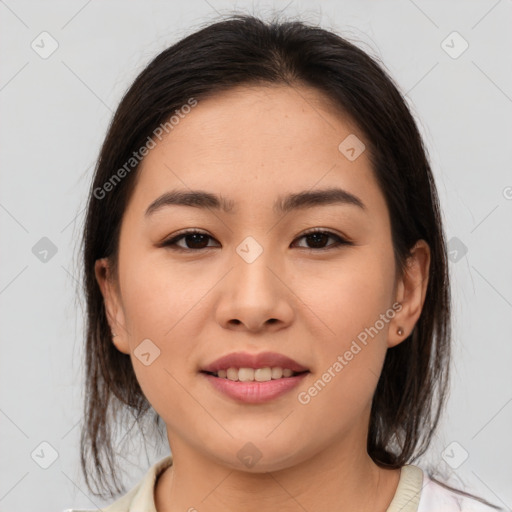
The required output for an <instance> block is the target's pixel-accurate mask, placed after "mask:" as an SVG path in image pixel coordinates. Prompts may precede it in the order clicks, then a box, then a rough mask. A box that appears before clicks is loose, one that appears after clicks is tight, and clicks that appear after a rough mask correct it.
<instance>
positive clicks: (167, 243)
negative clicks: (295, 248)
mask: <svg viewBox="0 0 512 512" xmlns="http://www.w3.org/2000/svg"><path fill="white" fill-rule="evenodd" d="M316 233H319V234H323V235H328V236H329V237H331V238H335V239H336V240H337V241H336V243H334V244H330V245H329V246H327V247H324V248H320V249H316V248H313V247H301V248H302V249H306V250H310V251H315V252H318V251H327V250H330V249H335V248H337V247H340V246H343V245H354V244H353V243H352V242H350V241H349V240H347V239H345V238H343V237H341V236H339V235H337V234H336V233H333V232H332V231H327V230H324V229H321V228H316V229H311V230H309V231H307V232H306V233H303V234H302V235H301V236H300V237H298V238H296V240H299V239H301V238H304V237H307V236H309V235H312V234H316ZM196 234H197V235H204V236H206V237H209V238H211V239H213V237H212V236H210V235H209V234H208V233H204V232H203V231H198V230H196V229H189V230H186V231H182V232H181V233H179V234H178V235H176V236H174V237H172V238H170V239H169V240H166V241H164V242H163V243H162V244H161V247H168V248H170V249H171V250H173V251H181V252H198V251H204V250H205V249H212V248H213V247H203V248H201V249H190V248H188V247H187V248H185V247H180V246H178V245H176V243H177V242H178V241H180V240H181V239H183V238H185V237H186V236H187V235H196Z"/></svg>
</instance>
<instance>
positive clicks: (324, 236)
mask: <svg viewBox="0 0 512 512" xmlns="http://www.w3.org/2000/svg"><path fill="white" fill-rule="evenodd" d="M302 238H305V239H307V240H308V241H309V243H311V244H313V247H304V248H305V249H313V250H315V249H318V250H327V249H330V248H334V247H338V246H340V245H353V243H352V242H349V241H348V240H346V239H345V238H342V237H341V236H339V235H337V234H335V233H332V232H331V231H325V230H322V229H321V228H317V229H313V230H310V231H308V232H307V233H304V234H303V235H302V236H300V237H299V238H297V240H300V239H302ZM329 238H333V239H335V240H336V242H335V243H333V244H329V245H327V246H326V247H325V242H327V240H329Z"/></svg>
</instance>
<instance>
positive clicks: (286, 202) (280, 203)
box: [145, 188, 366, 217]
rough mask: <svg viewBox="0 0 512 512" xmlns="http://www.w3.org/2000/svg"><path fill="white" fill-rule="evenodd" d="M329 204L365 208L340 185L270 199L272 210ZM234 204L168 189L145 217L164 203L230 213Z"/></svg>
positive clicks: (212, 196)
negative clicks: (272, 203)
mask: <svg viewBox="0 0 512 512" xmlns="http://www.w3.org/2000/svg"><path fill="white" fill-rule="evenodd" d="M333 204H342V205H353V206H357V207H358V208H360V209H362V210H365V211H366V206H365V205H364V203H363V201H362V200H361V199H359V197H357V196H355V195H354V194H351V193H350V192H348V191H346V190H343V189H341V188H327V189H322V190H313V191H311V190H305V191H303V192H297V193H294V194H289V195H287V196H284V197H283V196H280V197H278V198H277V200H276V202H275V203H274V212H276V213H277V214H285V213H288V212H290V211H292V210H298V209H305V208H312V207H315V206H326V205H333ZM234 205H235V202H234V201H233V200H228V199H226V198H224V197H222V196H220V195H215V194H212V193H211V192H205V191H203V190H188V191H187V190H172V191H170V192H166V193H165V194H162V195H161V196H159V197H158V198H157V199H155V200H154V201H153V202H152V203H151V204H150V205H149V206H148V208H147V210H146V213H145V216H146V217H149V216H150V215H152V214H153V213H155V212H157V211H158V210H161V209H162V208H164V207H166V206H192V207H195V208H205V209H206V208H208V209H210V208H211V209H214V210H222V211H224V212H226V213H234V212H233V208H234Z"/></svg>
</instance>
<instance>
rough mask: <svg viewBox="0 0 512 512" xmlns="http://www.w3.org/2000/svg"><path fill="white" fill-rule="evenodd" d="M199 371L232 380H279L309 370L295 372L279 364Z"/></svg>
mask: <svg viewBox="0 0 512 512" xmlns="http://www.w3.org/2000/svg"><path fill="white" fill-rule="evenodd" d="M201 373H205V374H207V375H211V376H212V377H217V378H219V379H225V380H231V381H233V382H269V381H271V380H281V379H286V378H289V377H296V376H297V375H302V374H305V373H309V370H304V371H301V372H296V371H293V370H291V369H290V368H281V367H279V366H274V367H270V366H266V367H264V368H236V367H230V368H227V369H221V370H218V371H216V372H209V371H206V370H201Z"/></svg>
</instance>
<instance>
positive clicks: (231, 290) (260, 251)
mask: <svg viewBox="0 0 512 512" xmlns="http://www.w3.org/2000/svg"><path fill="white" fill-rule="evenodd" d="M281 263H282V262H278V261H277V260H276V257H275V253H274V252H272V251H271V250H269V249H266V248H264V247H263V245H262V244H260V243H259V242H257V241H256V240H255V239H254V238H253V237H247V238H246V239H244V240H243V241H242V242H241V243H240V244H239V245H238V246H237V247H236V249H235V252H234V254H233V255H232V270H231V272H229V275H228V276H226V277H227V279H226V280H225V281H224V284H223V285H222V288H221V290H220V291H221V297H220V302H219V304H218V309H217V315H218V320H219V322H220V323H222V324H224V326H226V325H228V324H229V323H233V322H234V323H236V324H238V323H242V324H245V325H246V327H248V328H250V329H259V328H261V327H262V326H263V324H265V322H267V321H268V320H271V319H272V323H273V322H274V321H275V320H280V321H284V322H287V321H289V320H290V318H291V314H292V306H291V304H290V303H289V300H288V298H287V294H286V290H287V288H286V286H283V284H282V283H281V280H280V279H281V277H280V276H279V274H282V267H281ZM278 276H279V277H278Z"/></svg>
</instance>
